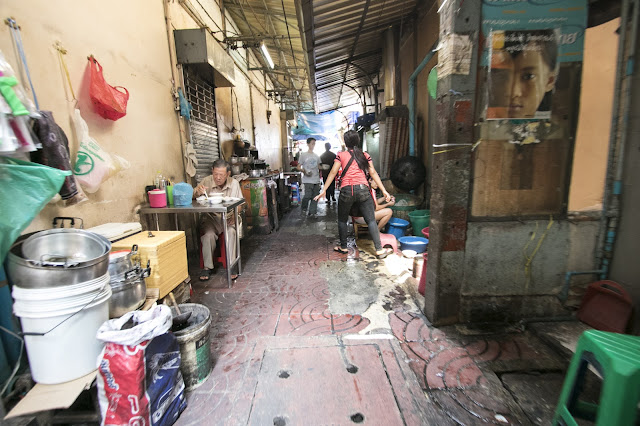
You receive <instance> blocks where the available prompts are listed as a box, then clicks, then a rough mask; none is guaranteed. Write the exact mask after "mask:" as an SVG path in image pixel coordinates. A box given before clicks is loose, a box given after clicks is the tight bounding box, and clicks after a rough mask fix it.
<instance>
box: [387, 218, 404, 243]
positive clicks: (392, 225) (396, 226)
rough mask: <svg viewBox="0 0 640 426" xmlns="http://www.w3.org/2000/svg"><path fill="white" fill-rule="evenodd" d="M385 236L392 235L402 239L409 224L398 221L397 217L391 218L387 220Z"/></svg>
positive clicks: (401, 220) (402, 220)
mask: <svg viewBox="0 0 640 426" xmlns="http://www.w3.org/2000/svg"><path fill="white" fill-rule="evenodd" d="M388 227H389V229H388V231H387V234H392V235H393V236H395V237H396V239H399V238H400V237H404V231H405V230H406V229H407V228H408V227H409V222H408V221H406V220H404V219H398V218H397V217H392V218H391V219H390V220H389V224H388Z"/></svg>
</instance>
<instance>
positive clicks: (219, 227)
mask: <svg viewBox="0 0 640 426" xmlns="http://www.w3.org/2000/svg"><path fill="white" fill-rule="evenodd" d="M205 193H206V194H207V195H208V196H211V195H220V196H223V197H234V198H243V196H242V189H241V188H240V184H239V183H238V181H237V180H235V179H233V178H232V177H231V165H229V163H227V162H226V161H224V160H223V159H218V160H216V161H214V162H213V166H212V173H211V175H210V176H207V177H206V178H204V179H202V181H201V182H200V184H199V185H198V186H196V187H195V189H194V190H193V195H194V196H195V197H199V196H201V195H204V194H205ZM241 207H242V206H241ZM241 207H240V208H241ZM240 208H239V210H240ZM240 225H242V223H240ZM200 232H201V234H202V237H200V241H201V242H202V258H203V260H204V262H203V263H204V269H202V271H201V272H200V281H207V280H208V279H209V278H210V277H211V272H212V271H213V253H214V251H215V249H216V242H217V240H218V236H219V235H221V234H222V232H224V226H223V223H222V214H220V213H205V214H202V215H200ZM236 232H237V231H236V227H235V218H234V215H233V214H231V215H227V233H228V235H227V236H226V237H227V238H226V241H227V242H228V244H229V246H228V247H229V251H230V252H231V259H227V265H229V264H230V263H231V261H232V259H235V258H236V252H237V247H236ZM231 278H232V279H236V278H238V276H237V275H232V276H231Z"/></svg>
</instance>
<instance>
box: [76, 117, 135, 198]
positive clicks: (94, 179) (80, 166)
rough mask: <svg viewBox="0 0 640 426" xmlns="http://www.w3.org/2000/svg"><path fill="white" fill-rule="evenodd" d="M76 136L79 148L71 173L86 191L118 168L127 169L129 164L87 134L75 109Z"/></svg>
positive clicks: (97, 185)
mask: <svg viewBox="0 0 640 426" xmlns="http://www.w3.org/2000/svg"><path fill="white" fill-rule="evenodd" d="M73 124H74V125H75V129H76V137H78V139H79V140H80V148H79V149H78V154H77V156H76V162H75V165H74V167H73V174H74V175H75V176H76V178H77V179H78V182H80V184H81V185H82V186H83V187H84V189H85V190H86V191H87V192H90V193H94V192H96V191H97V190H98V189H99V188H100V185H101V184H102V182H104V181H105V180H107V179H109V178H110V177H111V176H113V175H114V174H116V173H118V172H119V171H120V170H124V169H128V168H129V167H130V166H131V164H130V163H129V162H128V161H127V160H125V159H124V158H122V157H118V156H117V155H111V154H109V153H108V152H107V151H105V150H103V149H102V147H101V146H100V145H99V144H98V142H96V140H95V139H93V138H92V137H91V136H90V135H89V127H88V126H87V123H86V122H85V121H84V120H83V118H82V116H81V115H80V110H79V109H76V110H75V113H74V115H73Z"/></svg>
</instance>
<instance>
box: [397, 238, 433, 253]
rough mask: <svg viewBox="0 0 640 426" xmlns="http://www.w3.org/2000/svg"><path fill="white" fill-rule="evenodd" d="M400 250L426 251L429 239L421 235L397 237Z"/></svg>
mask: <svg viewBox="0 0 640 426" xmlns="http://www.w3.org/2000/svg"><path fill="white" fill-rule="evenodd" d="M398 242H399V243H400V249H401V250H415V252H416V253H424V252H425V251H427V244H429V240H428V239H426V238H422V237H400V238H398Z"/></svg>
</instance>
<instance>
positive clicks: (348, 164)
mask: <svg viewBox="0 0 640 426" xmlns="http://www.w3.org/2000/svg"><path fill="white" fill-rule="evenodd" d="M344 144H345V146H346V147H347V150H346V151H342V152H339V153H338V155H337V156H336V159H335V160H334V163H333V167H332V168H331V171H330V172H329V176H328V177H327V180H326V182H325V186H324V187H325V189H323V190H322V192H321V193H320V194H319V195H318V196H316V197H315V198H314V200H316V201H317V200H319V199H320V198H322V197H324V196H325V193H326V188H328V187H329V186H330V185H331V183H332V182H333V179H334V178H335V176H336V174H337V173H338V171H339V170H340V169H341V168H342V175H341V176H342V177H341V181H340V195H339V197H338V234H339V236H340V245H339V246H336V247H334V248H333V250H334V251H336V252H338V253H343V254H347V253H348V250H347V221H348V220H349V216H350V215H351V209H352V208H356V209H358V210H359V214H355V216H362V217H363V218H364V220H365V222H366V223H367V226H368V227H369V234H370V235H371V239H372V240H373V245H374V246H375V249H376V256H377V257H378V259H384V258H385V257H387V256H388V255H389V254H390V253H391V252H392V251H391V250H390V249H384V248H382V244H381V243H380V231H379V230H378V225H377V224H376V216H375V204H374V201H373V198H372V196H371V192H370V188H369V176H371V179H373V181H374V182H375V183H376V185H378V188H379V189H380V190H381V191H382V194H383V196H384V199H385V200H386V201H387V202H389V201H391V195H390V194H389V193H388V192H387V190H386V189H385V188H384V185H383V184H382V181H381V180H380V176H378V172H376V169H375V168H374V167H373V162H372V161H371V157H370V156H369V154H367V153H365V152H362V149H360V136H359V135H358V133H357V132H356V131H354V130H349V131H348V132H346V133H345V134H344Z"/></svg>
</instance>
